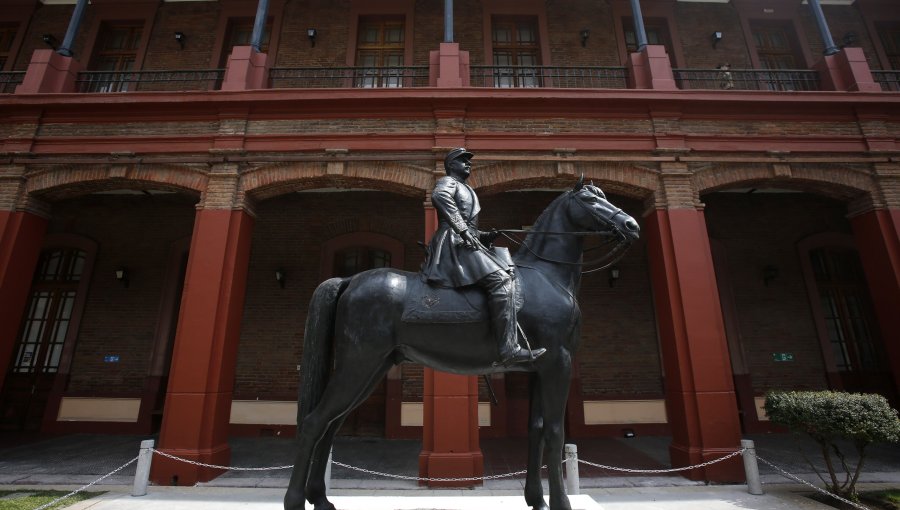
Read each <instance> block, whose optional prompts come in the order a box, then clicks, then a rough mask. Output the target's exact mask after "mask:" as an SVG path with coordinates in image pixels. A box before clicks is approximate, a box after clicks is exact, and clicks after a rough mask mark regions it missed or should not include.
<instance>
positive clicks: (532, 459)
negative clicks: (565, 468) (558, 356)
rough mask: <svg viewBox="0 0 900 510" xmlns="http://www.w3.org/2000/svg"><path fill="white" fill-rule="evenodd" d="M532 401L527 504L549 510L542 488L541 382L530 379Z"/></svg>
mask: <svg viewBox="0 0 900 510" xmlns="http://www.w3.org/2000/svg"><path fill="white" fill-rule="evenodd" d="M529 390H530V393H531V399H530V402H529V409H528V473H527V474H526V475H525V502H526V503H528V506H530V507H531V508H533V509H534V510H547V504H546V503H545V502H544V488H543V487H542V486H541V464H542V462H541V460H542V457H543V453H544V423H543V413H542V406H541V394H540V382H539V381H538V379H537V376H535V375H534V374H531V376H530V378H529Z"/></svg>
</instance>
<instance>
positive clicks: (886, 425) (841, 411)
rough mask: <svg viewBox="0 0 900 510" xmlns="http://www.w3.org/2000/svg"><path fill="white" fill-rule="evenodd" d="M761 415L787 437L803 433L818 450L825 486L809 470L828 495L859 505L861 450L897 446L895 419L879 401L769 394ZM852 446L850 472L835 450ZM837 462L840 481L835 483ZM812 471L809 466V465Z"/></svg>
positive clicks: (831, 394) (899, 422) (828, 394)
mask: <svg viewBox="0 0 900 510" xmlns="http://www.w3.org/2000/svg"><path fill="white" fill-rule="evenodd" d="M765 408H766V414H768V416H769V419H770V420H772V422H773V423H776V424H779V425H784V426H785V427H787V428H788V429H790V430H791V431H792V432H795V433H800V432H803V433H806V434H808V435H809V436H810V437H812V438H813V440H815V441H816V443H818V444H819V447H820V448H821V449H822V456H823V457H824V458H825V466H826V467H827V469H828V475H829V477H830V480H831V481H830V482H829V481H828V480H826V479H825V478H824V477H823V476H822V474H821V473H819V471H818V470H817V469H816V468H815V466H813V470H814V471H815V472H816V474H817V475H819V478H821V479H822V482H824V483H825V486H826V488H827V489H828V490H829V491H830V492H831V493H833V494H837V495H838V496H841V497H844V498H847V499H849V500H851V501H858V500H859V496H858V495H857V493H856V482H857V480H859V475H860V473H861V472H862V468H863V463H864V462H865V459H866V447H867V446H869V445H870V444H871V443H875V442H887V443H893V442H897V441H900V418H898V417H897V411H896V410H895V409H892V408H891V406H890V405H888V402H887V400H886V399H885V398H884V397H882V396H881V395H874V394H861V393H843V392H836V391H789V392H775V391H773V392H770V393H769V394H768V395H766V405H765ZM839 439H845V440H847V441H849V442H851V443H852V444H853V446H854V447H855V448H856V452H857V454H858V455H859V461H858V462H857V464H856V467H855V468H851V466H849V465H848V464H847V458H846V456H845V455H844V454H843V453H842V452H841V450H840V448H838V445H837V440H839ZM832 455H833V456H834V457H837V459H838V460H839V461H840V466H839V468H840V469H841V470H842V471H843V473H844V481H843V482H840V481H839V480H838V467H836V466H835V462H834V459H833V457H832ZM810 465H812V462H810Z"/></svg>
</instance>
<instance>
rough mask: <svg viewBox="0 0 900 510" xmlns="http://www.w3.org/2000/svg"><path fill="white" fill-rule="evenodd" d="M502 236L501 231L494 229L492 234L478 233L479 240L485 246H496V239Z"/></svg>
mask: <svg viewBox="0 0 900 510" xmlns="http://www.w3.org/2000/svg"><path fill="white" fill-rule="evenodd" d="M498 236H500V231H498V230H494V229H492V230H491V231H490V232H478V240H479V241H481V244H483V245H485V246H491V245H492V244H494V239H497V237H498Z"/></svg>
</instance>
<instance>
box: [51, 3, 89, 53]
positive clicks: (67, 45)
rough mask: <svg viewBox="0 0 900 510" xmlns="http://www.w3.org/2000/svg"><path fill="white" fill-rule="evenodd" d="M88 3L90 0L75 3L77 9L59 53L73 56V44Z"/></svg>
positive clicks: (58, 50) (73, 13)
mask: <svg viewBox="0 0 900 510" xmlns="http://www.w3.org/2000/svg"><path fill="white" fill-rule="evenodd" d="M87 3H88V0H78V1H77V2H76V3H75V11H73V12H72V18H71V19H70V20H69V28H68V29H66V36H65V37H64V38H63V42H62V44H60V45H59V48H58V49H57V50H56V52H57V53H59V54H60V55H62V56H64V57H71V56H72V46H73V45H74V44H75V36H76V35H78V27H79V26H80V25H81V18H82V17H83V16H84V8H85V7H87Z"/></svg>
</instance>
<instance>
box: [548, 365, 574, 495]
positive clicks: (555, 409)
mask: <svg viewBox="0 0 900 510" xmlns="http://www.w3.org/2000/svg"><path fill="white" fill-rule="evenodd" d="M560 357H561V359H562V362H561V363H560V364H558V365H557V366H556V367H555V369H554V370H552V371H545V372H543V373H542V374H541V376H540V379H541V381H540V386H541V388H540V392H541V405H542V408H543V414H544V430H543V432H544V442H545V443H546V445H547V470H548V479H549V482H550V509H551V510H571V509H572V506H571V504H570V503H569V497H568V496H567V495H566V489H565V485H564V483H563V468H562V459H563V443H564V441H565V426H564V424H565V413H566V398H567V397H568V395H569V383H570V381H569V376H570V373H571V370H572V364H571V358H569V357H568V356H567V355H566V354H565V353H562V355H561V356H560Z"/></svg>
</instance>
